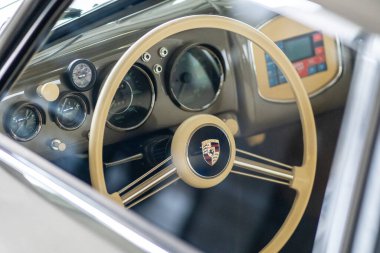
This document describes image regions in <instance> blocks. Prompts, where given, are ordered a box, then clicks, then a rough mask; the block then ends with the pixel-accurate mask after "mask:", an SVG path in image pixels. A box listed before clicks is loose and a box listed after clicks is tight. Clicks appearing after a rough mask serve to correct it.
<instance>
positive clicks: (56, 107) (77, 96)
mask: <svg viewBox="0 0 380 253" xmlns="http://www.w3.org/2000/svg"><path fill="white" fill-rule="evenodd" d="M68 97H74V98H75V99H77V101H79V102H80V104H81V105H82V106H83V111H84V114H83V115H84V116H83V118H82V119H81V121H80V122H79V123H78V124H77V125H75V126H73V127H68V126H66V125H65V124H63V123H62V122H61V121H60V120H59V112H58V110H59V105H60V103H61V102H62V100H63V99H66V98H68ZM88 108H89V106H88V101H87V99H86V98H85V97H84V96H83V95H81V94H79V93H75V92H68V93H65V94H63V95H62V96H61V97H60V98H59V99H58V100H57V102H56V103H55V104H54V121H55V123H56V124H57V125H58V126H59V127H60V128H61V129H64V130H67V131H72V130H76V129H78V128H80V127H81V126H82V125H83V124H84V122H85V121H86V119H87V114H88V113H89V111H88Z"/></svg>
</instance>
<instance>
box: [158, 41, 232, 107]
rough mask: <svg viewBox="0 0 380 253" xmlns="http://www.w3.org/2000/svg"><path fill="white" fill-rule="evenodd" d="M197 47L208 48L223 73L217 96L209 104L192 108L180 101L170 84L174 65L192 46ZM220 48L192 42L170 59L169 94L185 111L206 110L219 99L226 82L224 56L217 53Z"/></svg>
mask: <svg viewBox="0 0 380 253" xmlns="http://www.w3.org/2000/svg"><path fill="white" fill-rule="evenodd" d="M196 47H201V48H204V49H206V50H207V51H208V52H209V53H210V54H211V55H212V56H213V57H214V58H215V59H216V61H217V63H218V66H219V68H220V72H221V75H220V81H219V88H218V90H217V91H216V93H215V96H214V98H213V99H212V100H211V101H210V102H209V103H207V104H205V105H204V106H202V107H200V108H191V107H188V106H186V105H184V104H183V103H181V101H179V99H178V98H177V96H176V95H175V94H174V91H173V89H172V88H171V84H170V80H171V77H172V69H173V66H175V65H176V64H177V63H178V61H179V59H180V58H181V57H182V56H183V55H184V54H185V53H186V52H187V51H188V50H190V49H192V48H196ZM217 52H218V50H217V49H216V48H214V47H212V46H210V45H207V44H202V43H196V44H191V45H187V46H185V47H182V48H180V49H179V50H178V51H177V52H176V53H175V55H174V56H173V57H172V58H171V59H170V61H169V69H168V71H167V73H166V78H165V79H166V82H167V85H166V87H167V90H168V93H169V96H170V98H171V99H172V101H173V102H174V103H175V104H176V105H177V106H178V107H179V108H181V109H182V110H185V111H190V112H200V111H203V110H206V109H208V108H209V107H211V106H212V105H213V104H214V103H215V102H216V100H217V99H218V97H219V95H220V93H221V91H222V87H223V84H224V80H225V68H224V66H225V65H224V62H223V57H222V56H221V55H220V54H218V53H217Z"/></svg>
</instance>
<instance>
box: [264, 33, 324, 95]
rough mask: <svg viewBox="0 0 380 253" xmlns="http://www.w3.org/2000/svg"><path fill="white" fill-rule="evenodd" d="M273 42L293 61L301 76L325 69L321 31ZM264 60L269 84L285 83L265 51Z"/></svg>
mask: <svg viewBox="0 0 380 253" xmlns="http://www.w3.org/2000/svg"><path fill="white" fill-rule="evenodd" d="M275 43H276V44H277V46H278V47H279V48H280V49H281V50H282V51H283V52H284V53H285V55H286V56H287V57H288V58H289V60H290V61H291V62H292V63H293V66H294V67H295V69H296V70H297V72H298V74H299V76H300V77H301V78H304V77H307V76H311V75H315V74H317V73H319V72H323V71H326V70H327V64H326V56H325V48H324V44H323V35H322V33H320V32H317V31H316V32H311V33H308V34H303V35H301V36H297V37H293V38H289V39H286V40H281V41H276V42H275ZM265 60H266V64H267V72H268V80H269V86H270V87H274V86H277V85H280V84H283V83H286V82H287V81H286V78H285V76H284V75H283V73H282V72H281V70H280V69H279V68H278V67H277V65H276V64H275V63H274V62H273V60H272V58H271V57H270V56H269V55H268V54H267V53H265Z"/></svg>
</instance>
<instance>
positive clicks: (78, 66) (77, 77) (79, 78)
mask: <svg viewBox="0 0 380 253" xmlns="http://www.w3.org/2000/svg"><path fill="white" fill-rule="evenodd" d="M67 75H68V79H69V81H70V83H71V85H72V86H73V87H74V88H75V89H77V90H79V91H85V90H88V89H90V88H91V87H92V86H93V85H94V83H95V80H96V68H95V66H94V64H92V63H91V62H90V61H88V60H75V61H73V62H72V63H70V65H69V67H68V69H67Z"/></svg>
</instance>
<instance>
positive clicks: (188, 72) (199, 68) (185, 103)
mask: <svg viewBox="0 0 380 253" xmlns="http://www.w3.org/2000/svg"><path fill="white" fill-rule="evenodd" d="M223 78H224V74H223V67H222V64H221V61H220V60H219V57H217V56H216V54H215V53H214V52H213V51H212V50H211V49H209V48H208V47H205V46H201V45H197V46H192V47H190V48H187V49H185V50H183V51H182V52H181V53H179V54H178V55H177V56H176V57H175V59H174V61H172V67H171V69H170V74H169V81H168V84H169V93H170V95H171V97H172V99H173V100H174V102H176V104H178V105H179V106H180V107H181V108H182V109H185V110H189V111H201V110H204V109H206V108H208V107H209V106H210V105H211V104H212V103H214V102H215V100H216V99H217V97H218V95H219V93H220V89H221V86H222V83H223Z"/></svg>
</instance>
